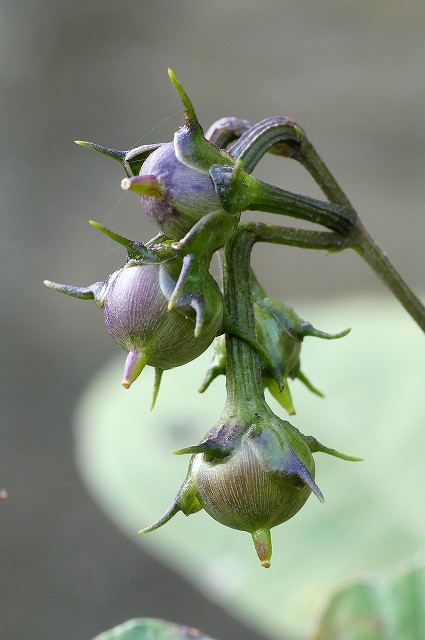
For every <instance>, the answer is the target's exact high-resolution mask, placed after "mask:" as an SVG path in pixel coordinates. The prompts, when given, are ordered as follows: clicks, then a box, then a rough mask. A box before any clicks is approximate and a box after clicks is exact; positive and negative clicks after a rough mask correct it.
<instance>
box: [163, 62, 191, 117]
mask: <svg viewBox="0 0 425 640" xmlns="http://www.w3.org/2000/svg"><path fill="white" fill-rule="evenodd" d="M168 75H169V77H170V80H171V82H172V84H173V86H174V87H175V89H176V90H177V93H178V94H179V96H180V100H181V101H182V103H183V107H184V111H185V116H186V125H187V126H188V127H198V126H199V122H198V118H197V116H196V113H195V109H194V108H193V104H192V102H191V100H190V98H189V96H188V95H187V93H186V91H185V90H184V89H183V87H182V86H181V84H180V82H179V81H178V80H177V78H176V76H175V75H174V71H173V70H172V69H170V68H168Z"/></svg>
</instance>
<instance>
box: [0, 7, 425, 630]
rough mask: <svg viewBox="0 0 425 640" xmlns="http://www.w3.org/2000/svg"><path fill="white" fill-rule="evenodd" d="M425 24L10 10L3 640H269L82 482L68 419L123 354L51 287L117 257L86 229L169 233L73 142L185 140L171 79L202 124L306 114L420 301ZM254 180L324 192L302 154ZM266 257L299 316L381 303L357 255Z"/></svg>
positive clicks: (0, 539)
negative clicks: (139, 542) (167, 625)
mask: <svg viewBox="0 0 425 640" xmlns="http://www.w3.org/2000/svg"><path fill="white" fill-rule="evenodd" d="M424 30H425V4H424V3H423V1H421V0H405V1H404V2H396V1H395V0H375V1H373V2H370V0H368V1H367V2H366V1H358V2H352V1H348V0H323V1H318V0H306V1H304V0H298V1H297V2H295V1H284V0H280V1H277V0H274V1H269V0H262V1H261V2H254V1H253V0H230V1H228V0H227V1H226V0H215V1H214V2H212V1H210V2H206V1H202V0H198V1H196V2H195V1H189V0H168V1H167V0H155V2H143V1H142V0H139V1H138V2H135V1H127V0H123V1H121V2H111V1H110V0H89V1H88V2H81V0H75V1H74V2H67V3H57V2H53V1H52V0H40V1H39V2H30V1H29V0H26V1H25V0H15V1H14V2H10V1H9V2H8V1H7V0H0V82H1V91H0V104H1V120H0V139H1V171H0V185H1V191H0V193H1V196H0V197H1V234H0V243H1V259H2V269H1V285H2V290H1V301H2V306H1V317H0V320H1V336H2V339H1V343H0V344H1V346H0V348H1V355H2V376H1V383H0V384H1V386H0V391H1V430H0V488H1V487H5V488H6V489H7V491H8V493H9V500H8V501H7V502H5V503H2V504H0V637H1V638H2V640H3V638H4V639H5V640H6V639H7V640H21V639H22V638H26V637H31V638H32V640H47V639H49V640H50V639H52V640H56V639H59V638H60V639H61V640H71V639H72V640H76V639H78V640H89V639H90V638H92V636H94V635H95V634H96V633H99V632H100V631H101V630H103V629H106V628H108V627H110V626H112V625H114V624H117V623H118V622H121V621H123V620H125V619H126V618H129V617H132V616H158V617H163V618H167V619H170V620H173V621H176V622H184V623H187V624H190V625H193V626H196V627H199V628H202V629H203V630H204V631H205V632H208V633H209V634H211V635H212V636H216V637H217V638H218V639H219V640H230V639H237V638H244V639H245V640H253V639H254V637H256V638H258V635H256V634H254V633H253V632H251V631H249V630H247V629H244V628H243V626H242V625H241V624H240V623H238V622H236V621H233V620H231V619H229V616H228V615H227V614H225V613H224V612H223V611H221V610H219V609H218V608H217V607H216V606H213V605H211V604H210V603H209V602H208V601H207V600H205V599H204V598H203V597H202V596H201V595H199V594H198V593H197V592H196V591H194V589H193V588H192V587H191V586H189V585H188V584H187V583H185V582H184V581H183V580H182V579H181V578H180V577H178V576H176V575H174V574H173V573H172V572H170V571H169V570H168V569H167V568H166V567H164V566H162V565H160V564H159V563H158V562H157V561H154V560H153V559H152V558H150V557H149V556H148V555H147V554H144V552H143V551H142V550H141V549H140V548H139V547H136V546H134V545H133V544H132V543H131V542H130V541H128V540H127V539H126V538H125V537H123V536H122V535H121V533H119V532H118V531H117V530H116V529H115V528H114V526H113V525H112V524H111V523H110V522H109V521H108V519H107V518H106V517H105V516H104V515H103V513H102V512H101V511H100V510H99V508H98V507H97V506H96V504H95V503H94V502H93V501H92V500H91V499H90V497H89V496H88V495H87V494H86V493H85V489H84V487H83V486H82V484H81V482H80V480H79V478H78V474H77V472H76V469H75V466H74V461H73V441H72V413H73V408H74V406H75V403H76V401H77V399H78V397H79V394H80V392H81V391H82V390H83V388H84V386H85V385H86V383H87V382H88V381H89V380H90V378H91V376H92V375H93V374H94V373H95V372H96V371H97V370H98V368H99V367H100V366H101V365H102V364H104V363H105V362H106V361H107V360H108V359H109V358H110V357H111V356H113V355H116V354H117V347H116V345H114V344H113V343H112V342H111V341H110V340H109V338H108V337H107V335H106V331H105V330H104V327H103V325H102V320H101V316H100V315H99V312H98V310H97V309H96V308H95V306H94V305H93V304H89V303H83V302H79V301H74V300H72V299H69V298H66V297H65V296H58V295H55V294H53V293H52V292H51V291H48V290H46V289H45V288H44V287H43V285H42V281H43V279H44V278H50V279H52V280H55V281H58V282H69V283H74V284H81V285H85V284H89V283H91V282H95V281H97V280H103V279H105V277H106V276H107V274H108V273H109V272H110V271H112V270H114V269H115V268H117V267H118V266H120V265H121V264H122V262H123V260H124V254H123V252H122V251H121V250H120V249H119V248H118V249H117V248H116V247H114V246H113V245H112V244H111V243H110V242H109V241H108V240H107V239H106V238H105V237H103V236H101V234H99V233H98V232H96V231H94V230H93V229H91V228H90V227H89V226H88V224H87V220H88V219H91V218H93V219H95V220H97V221H99V222H102V223H103V224H105V225H106V226H109V227H111V228H113V229H115V230H117V231H119V232H121V233H123V234H124V235H127V236H130V237H134V238H137V239H140V240H146V239H148V238H149V237H151V236H152V235H154V233H155V230H154V229H153V228H152V227H151V226H150V224H149V223H148V222H147V220H146V219H145V217H144V214H143V211H142V210H141V209H140V207H139V204H138V201H137V198H136V197H135V196H134V195H132V194H129V193H127V194H124V193H123V192H122V191H121V189H120V180H121V178H122V172H121V170H120V167H119V165H118V164H116V163H114V162H113V161H112V160H108V159H107V158H103V157H101V156H98V155H97V154H94V153H93V152H90V151H88V150H85V149H81V148H79V147H77V146H75V145H74V144H73V140H74V139H83V140H93V141H95V142H98V143H100V144H104V145H106V146H111V147H115V148H118V149H127V148H130V147H132V146H135V145H137V144H141V143H150V142H156V141H167V140H170V139H171V138H172V134H173V132H174V131H175V130H176V128H177V127H178V126H179V125H181V124H182V121H183V120H182V109H181V106H180V104H179V101H178V99H177V98H176V95H175V91H174V89H173V88H172V86H171V85H170V82H169V80H168V76H167V72H166V69H167V66H171V67H172V68H173V69H174V71H175V73H176V75H177V77H178V78H179V80H180V81H181V82H182V84H183V85H184V87H185V89H186V90H187V92H188V93H189V95H190V96H191V98H192V100H193V102H194V105H195V107H196V109H197V112H198V116H199V118H200V120H201V122H202V123H203V124H204V126H205V127H207V126H208V125H209V124H210V123H211V122H212V121H214V120H216V119H218V118H219V117H222V116H226V115H238V116H240V117H243V118H247V119H250V120H254V121H255V120H259V119H262V118H264V117H266V116H270V115H278V114H280V115H282V114H284V115H291V116H293V117H295V118H297V119H298V121H299V122H300V123H301V125H302V126H303V127H304V128H305V129H306V130H307V132H308V134H309V136H310V138H311V139H312V140H313V142H314V143H315V145H316V147H317V149H318V150H319V152H320V153H321V154H322V156H323V157H324V159H325V160H326V161H327V162H328V164H329V166H330V167H331V169H333V170H334V172H335V175H336V177H337V179H339V181H340V183H341V185H342V186H343V188H344V189H345V190H346V192H347V194H348V195H349V197H350V198H351V199H352V201H353V203H354V204H355V206H357V208H358V210H359V212H360V213H361V215H362V217H363V219H364V221H365V222H366V225H367V227H368V228H369V230H370V231H371V233H372V235H374V236H375V238H376V239H377V241H378V243H379V244H380V245H381V246H382V247H384V248H385V249H386V251H387V253H388V254H389V256H390V257H391V258H392V260H393V262H394V264H395V265H396V266H397V268H398V269H399V270H400V272H401V273H402V274H403V275H404V277H405V278H406V280H407V281H408V282H409V284H410V285H411V286H412V287H413V288H414V289H416V290H419V291H420V290H422V291H423V287H424V279H423V271H424V268H423V267H424V261H423V251H422V244H423V240H424V232H425V216H424V214H423V211H424V201H425V181H424V166H425V162H424V161H425V151H424V150H425V125H424V122H425V119H424V107H425V81H424V77H425V76H424V62H425V60H424V57H425V56H424V54H425V38H424ZM257 175H259V176H260V177H262V178H263V179H267V180H268V181H270V182H274V183H276V184H279V185H281V186H284V187H286V188H288V189H291V190H293V191H297V192H303V193H306V194H310V195H314V196H319V191H318V190H317V188H316V187H315V185H314V184H313V183H312V181H311V179H310V178H309V177H308V176H305V174H304V173H303V171H302V170H301V168H300V167H298V166H295V165H294V163H292V162H291V161H289V160H279V159H278V158H266V159H264V161H263V162H262V164H261V167H259V169H258V171H257ZM319 197H320V196H319ZM254 261H255V266H256V268H257V270H258V272H259V274H260V277H261V278H262V280H263V281H264V280H266V279H267V278H269V280H268V283H269V286H268V289H269V291H270V293H272V294H273V295H276V296H282V297H285V300H286V301H287V302H288V303H290V304H294V303H296V301H298V300H302V299H306V298H309V299H310V300H311V299H312V298H313V299H315V300H317V304H318V305H324V304H326V300H327V299H329V298H330V297H340V296H343V294H344V292H345V291H347V292H349V293H354V292H358V291H364V292H365V293H370V292H376V294H377V295H378V294H379V293H381V292H382V291H383V287H382V285H381V283H380V282H379V281H378V280H377V278H376V277H375V276H374V274H372V273H371V272H369V271H368V269H367V267H366V266H365V265H364V264H362V263H361V262H360V260H359V259H358V258H357V256H355V255H354V254H353V255H351V254H348V253H347V254H342V255H340V256H335V257H332V258H327V257H326V256H325V255H324V254H322V253H314V252H312V253H302V252H301V251H295V250H294V249H286V250H285V251H283V250H282V249H281V248H274V247H261V248H257V249H256V250H255V255H254ZM270 274H272V275H273V277H270ZM388 295H389V294H388ZM396 308H397V302H396V301H394V309H396ZM141 524H142V523H141ZM282 635H283V636H284V632H282Z"/></svg>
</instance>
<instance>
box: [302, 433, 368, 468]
mask: <svg viewBox="0 0 425 640" xmlns="http://www.w3.org/2000/svg"><path fill="white" fill-rule="evenodd" d="M306 440H307V443H308V447H309V449H310V451H311V452H312V453H318V452H320V453H327V454H328V455H330V456H334V457H335V458H340V459H341V460H348V462H363V458H357V457H355V456H348V455H346V454H345V453H341V452H340V451H336V450H335V449H330V448H329V447H325V445H323V444H322V443H321V442H319V441H318V440H316V438H314V437H313V436H306Z"/></svg>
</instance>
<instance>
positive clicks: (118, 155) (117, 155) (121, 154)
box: [74, 140, 127, 164]
mask: <svg viewBox="0 0 425 640" xmlns="http://www.w3.org/2000/svg"><path fill="white" fill-rule="evenodd" d="M74 142H75V144H78V146H80V147H85V148H86V149H93V151H97V152H98V153H101V154H102V155H104V156H108V158H112V159H113V160H117V161H118V162H120V163H121V164H122V163H123V162H124V159H125V156H126V153H127V151H117V150H116V149H109V148H108V147H102V145H100V144H96V143H95V142H87V141H86V140H74Z"/></svg>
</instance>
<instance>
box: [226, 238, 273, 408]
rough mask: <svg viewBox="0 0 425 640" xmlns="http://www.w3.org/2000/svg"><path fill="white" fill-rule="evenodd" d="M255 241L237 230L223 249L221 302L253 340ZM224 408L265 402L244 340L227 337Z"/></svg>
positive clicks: (256, 359)
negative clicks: (252, 276) (251, 262)
mask: <svg viewBox="0 0 425 640" xmlns="http://www.w3.org/2000/svg"><path fill="white" fill-rule="evenodd" d="M254 242H255V237H254V236H253V234H252V233H250V232H248V231H246V230H245V229H244V228H243V227H239V228H238V229H237V231H236V232H235V234H234V235H233V236H232V238H231V239H230V240H229V241H228V242H227V243H226V245H225V248H224V282H223V284H224V302H225V304H226V306H227V310H228V312H229V315H230V317H231V318H232V320H233V322H234V323H235V324H236V325H237V326H238V327H239V328H240V329H243V331H245V332H246V333H248V334H250V335H251V336H253V337H256V332H255V316H254V309H253V305H252V294H251V286H250V257H251V250H252V247H253V245H254ZM226 351H227V360H226V385H227V405H228V406H229V407H232V406H234V405H235V404H238V406H245V407H246V409H247V410H251V411H252V410H254V411H255V409H256V407H258V404H259V402H261V403H264V393H263V384H262V378H261V368H260V360H259V357H258V354H257V352H256V351H255V349H254V348H253V347H251V346H250V345H249V344H248V343H247V342H246V341H244V340H241V339H240V338H238V337H237V336H234V335H231V334H226Z"/></svg>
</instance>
